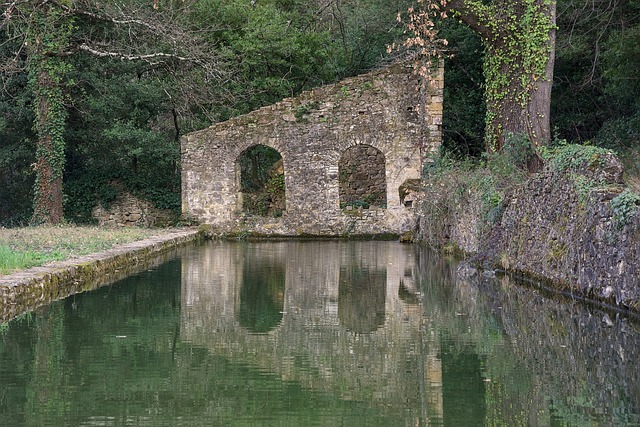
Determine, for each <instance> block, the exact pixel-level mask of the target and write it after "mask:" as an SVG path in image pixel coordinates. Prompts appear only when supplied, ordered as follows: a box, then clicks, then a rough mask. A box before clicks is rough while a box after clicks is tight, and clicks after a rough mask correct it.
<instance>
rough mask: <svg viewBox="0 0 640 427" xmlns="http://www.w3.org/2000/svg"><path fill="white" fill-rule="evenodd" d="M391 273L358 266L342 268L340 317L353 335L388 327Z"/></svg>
mask: <svg viewBox="0 0 640 427" xmlns="http://www.w3.org/2000/svg"><path fill="white" fill-rule="evenodd" d="M386 293H387V273H386V271H384V270H370V269H368V268H358V267H357V266H351V267H344V266H343V267H341V268H340V282H339V285H338V318H339V319H340V322H341V323H342V325H343V326H344V327H345V328H347V329H349V330H350V331H352V332H356V333H362V334H366V333H370V332H373V331H375V330H376V329H378V328H379V327H380V326H382V325H383V324H384V317H385V312H384V310H385V307H384V303H385V295H386Z"/></svg>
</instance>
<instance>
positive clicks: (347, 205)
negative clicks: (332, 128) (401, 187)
mask: <svg viewBox="0 0 640 427" xmlns="http://www.w3.org/2000/svg"><path fill="white" fill-rule="evenodd" d="M338 168H339V172H338V177H339V192H340V207H341V208H342V209H354V208H355V209H357V208H363V209H368V208H370V207H378V208H386V207H387V181H386V176H385V158H384V154H383V153H382V151H380V150H378V149H377V148H375V147H372V146H371V145H355V146H353V147H351V148H349V149H347V150H346V151H345V152H344V153H343V154H342V156H341V157H340V162H339V163H338Z"/></svg>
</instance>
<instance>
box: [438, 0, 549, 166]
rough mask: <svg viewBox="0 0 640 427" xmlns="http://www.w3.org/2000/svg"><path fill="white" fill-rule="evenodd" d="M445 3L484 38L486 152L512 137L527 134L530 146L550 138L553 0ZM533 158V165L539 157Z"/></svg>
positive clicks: (497, 0) (493, 150)
mask: <svg viewBox="0 0 640 427" xmlns="http://www.w3.org/2000/svg"><path fill="white" fill-rule="evenodd" d="M446 5H447V6H446V7H447V10H448V11H449V12H450V13H451V14H453V15H454V16H455V17H456V18H458V19H460V20H461V21H463V22H464V23H465V24H466V25H468V26H469V27H470V28H471V29H472V30H474V31H476V32H477V33H478V34H479V35H480V36H481V37H482V39H483V41H484V44H485V63H484V74H485V100H486V104H487V116H486V150H487V152H489V153H493V152H498V151H501V150H502V148H503V147H504V146H505V142H507V141H508V140H509V139H510V138H515V139H518V138H522V139H524V138H526V139H528V140H529V141H530V142H531V143H532V144H533V147H534V149H536V148H537V147H539V146H543V145H546V144H548V143H549V142H550V140H551V130H550V117H549V114H550V107H551V85H552V81H553V64H554V58H555V40H556V30H555V26H556V0H517V1H516V0H494V1H492V2H486V1H479V0H448V2H446ZM515 139H514V141H515ZM533 160H534V161H533V163H532V164H530V168H531V167H533V168H534V169H535V168H536V166H535V163H539V162H538V161H536V159H533ZM537 160H539V159H537Z"/></svg>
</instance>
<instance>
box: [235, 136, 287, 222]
mask: <svg viewBox="0 0 640 427" xmlns="http://www.w3.org/2000/svg"><path fill="white" fill-rule="evenodd" d="M237 170H238V172H239V174H238V186H239V188H240V205H241V208H242V211H243V212H244V213H246V214H248V215H255V216H264V217H280V216H282V213H283V212H284V210H285V206H286V202H285V200H286V199H285V185H284V163H283V161H282V156H281V155H280V153H279V152H278V151H277V150H275V149H273V148H271V147H267V146H266V145H261V144H258V145H253V146H251V147H249V148H248V149H246V150H245V151H243V152H242V154H240V156H239V157H238V160H237Z"/></svg>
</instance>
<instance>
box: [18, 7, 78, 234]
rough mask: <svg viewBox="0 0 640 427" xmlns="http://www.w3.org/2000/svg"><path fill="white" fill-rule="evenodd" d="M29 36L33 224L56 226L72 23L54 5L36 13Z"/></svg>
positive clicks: (60, 216) (60, 210)
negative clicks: (33, 133)
mask: <svg viewBox="0 0 640 427" xmlns="http://www.w3.org/2000/svg"><path fill="white" fill-rule="evenodd" d="M34 17H35V19H34V21H33V29H32V32H31V33H30V34H29V35H28V39H27V47H28V57H29V59H28V65H27V67H28V78H29V88H30V89H31V92H32V94H33V97H34V99H33V109H34V112H35V116H36V117H35V126H34V127H35V129H36V132H37V142H36V162H35V164H34V171H35V175H36V177H35V184H34V198H33V217H32V219H31V220H32V222H33V223H36V224H42V223H45V224H57V223H60V222H61V221H62V220H63V218H64V216H63V193H62V176H63V173H64V163H65V158H64V147H65V143H64V139H63V134H64V130H65V121H66V117H67V114H66V109H65V106H64V94H63V80H64V76H65V73H66V71H67V69H68V65H67V64H66V63H65V61H64V60H63V59H62V56H61V55H60V53H61V52H63V51H64V50H65V49H66V48H67V45H68V40H69V36H70V34H71V29H72V23H71V21H70V19H69V18H68V17H67V16H65V14H64V13H63V12H61V11H60V10H57V9H55V6H50V5H47V6H45V7H42V8H41V9H40V10H37V11H34Z"/></svg>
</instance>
